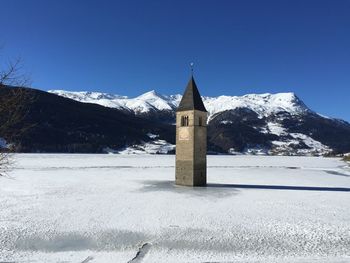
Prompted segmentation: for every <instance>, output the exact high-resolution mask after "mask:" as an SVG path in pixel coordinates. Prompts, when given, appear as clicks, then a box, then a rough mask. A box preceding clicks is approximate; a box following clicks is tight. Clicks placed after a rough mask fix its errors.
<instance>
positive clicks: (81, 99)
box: [0, 86, 350, 155]
mask: <svg viewBox="0 0 350 263" xmlns="http://www.w3.org/2000/svg"><path fill="white" fill-rule="evenodd" d="M13 90H23V91H24V92H25V94H27V95H26V96H25V99H21V100H18V102H17V104H16V103H12V105H10V106H9V109H8V111H5V112H4V111H2V112H1V111H0V121H2V122H6V120H7V119H9V118H10V119H11V116H10V115H9V114H11V112H14V110H13V109H12V108H11V107H15V105H21V107H20V108H21V112H20V115H21V116H22V117H21V118H20V119H19V121H18V122H17V123H15V124H13V125H10V126H6V127H5V128H4V126H0V138H3V141H4V140H6V142H7V144H11V145H12V146H13V148H14V149H15V150H16V151H18V152H86V153H87V152H96V153H98V152H116V153H145V152H146V153H174V150H175V146H174V143H175V127H174V123H175V110H176V108H177V106H178V105H179V102H180V100H181V95H178V94H177V95H161V94H158V93H157V92H156V91H154V90H153V91H150V92H147V93H144V94H142V95H140V96H138V97H135V98H129V97H127V96H121V95H115V94H108V93H101V92H84V91H82V92H73V91H64V90H50V91H49V92H45V91H40V90H35V89H28V88H15V87H8V86H3V87H1V88H0V103H4V102H6V101H8V100H9V99H11V98H12V99H13V98H16V96H15V95H13ZM202 99H203V102H204V105H205V107H206V109H207V111H208V152H209V153H221V154H242V153H247V154H274V155H327V154H331V153H333V154H337V153H346V152H350V124H349V123H348V122H346V121H343V120H340V119H334V118H329V117H326V116H322V115H320V114H317V113H316V112H314V111H312V110H311V109H309V108H308V107H307V106H306V105H305V104H304V103H303V101H302V100H301V99H300V98H298V96H296V95H295V94H294V93H277V94H269V93H266V94H248V95H244V96H218V97H202Z"/></svg>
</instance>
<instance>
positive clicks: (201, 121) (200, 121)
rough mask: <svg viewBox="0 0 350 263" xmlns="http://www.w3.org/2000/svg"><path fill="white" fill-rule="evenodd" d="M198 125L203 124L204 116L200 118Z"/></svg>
mask: <svg viewBox="0 0 350 263" xmlns="http://www.w3.org/2000/svg"><path fill="white" fill-rule="evenodd" d="M198 125H199V126H203V119H202V117H199V118H198Z"/></svg>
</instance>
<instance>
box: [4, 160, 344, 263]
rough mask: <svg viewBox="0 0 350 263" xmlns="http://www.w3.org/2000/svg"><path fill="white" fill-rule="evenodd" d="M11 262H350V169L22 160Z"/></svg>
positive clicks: (8, 217) (10, 212)
mask: <svg viewBox="0 0 350 263" xmlns="http://www.w3.org/2000/svg"><path fill="white" fill-rule="evenodd" d="M15 159H16V168H15V169H14V170H13V171H12V172H11V173H10V175H9V176H8V177H2V178H0V200H1V201H0V262H84V263H86V262H89V263H95V262H128V261H130V262H350V212H349V211H350V169H349V167H348V166H347V165H346V163H344V162H343V161H341V160H340V159H331V158H319V157H269V156H244V155H240V156H209V157H208V183H209V185H208V187H201V188H190V187H178V186H175V185H174V181H173V180H174V162H175V158H174V156H160V155H146V156H145V155H143V156H140V155H130V156H127V155H66V154H62V155H55V154H46V155H43V154H41V155H39V154H37V155H36V154H18V155H15Z"/></svg>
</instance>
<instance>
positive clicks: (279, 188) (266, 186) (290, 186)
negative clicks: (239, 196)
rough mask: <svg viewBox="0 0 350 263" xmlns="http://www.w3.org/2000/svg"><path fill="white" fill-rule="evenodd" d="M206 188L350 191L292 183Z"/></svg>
mask: <svg viewBox="0 0 350 263" xmlns="http://www.w3.org/2000/svg"><path fill="white" fill-rule="evenodd" d="M204 187H207V188H211V187H213V188H233V189H263V190H294V191H322V192H350V188H346V187H323V186H294V185H254V184H210V183H209V184H207V186H204Z"/></svg>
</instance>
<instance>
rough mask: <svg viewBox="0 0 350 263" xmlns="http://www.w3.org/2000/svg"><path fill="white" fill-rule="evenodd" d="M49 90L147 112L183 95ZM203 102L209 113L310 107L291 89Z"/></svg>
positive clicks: (173, 104)
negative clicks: (239, 109) (245, 109)
mask: <svg viewBox="0 0 350 263" xmlns="http://www.w3.org/2000/svg"><path fill="white" fill-rule="evenodd" d="M49 92H51V93H54V94H57V95H60V96H63V97H66V98H70V99H74V100H77V101H80V102H88V103H96V104H100V105H103V106H106V107H113V108H118V109H122V110H128V111H133V112H135V114H139V113H147V112H149V111H152V110H160V111H163V110H169V111H172V110H174V109H176V107H177V106H178V105H179V103H180V101H181V97H182V96H181V95H179V94H177V95H170V96H167V95H160V94H158V93H157V92H155V91H154V90H152V91H149V92H146V93H144V94H142V95H140V96H138V97H135V98H129V97H127V96H120V95H112V94H108V93H100V92H88V91H83V92H74V91H63V90H50V91H49ZM203 102H204V104H205V107H206V109H207V110H208V112H209V116H213V115H215V114H216V113H219V112H222V111H225V110H232V109H236V108H240V107H244V108H249V109H251V110H253V111H255V112H256V113H257V114H258V115H259V116H261V117H262V116H268V115H270V114H273V113H278V112H282V111H286V112H289V113H290V114H298V113H302V112H305V111H309V109H308V108H307V107H306V105H305V104H304V103H303V102H302V101H301V100H300V99H299V98H298V97H297V96H296V95H295V94H294V93H292V92H289V93H277V94H270V93H265V94H248V95H244V96H219V97H203Z"/></svg>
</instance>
